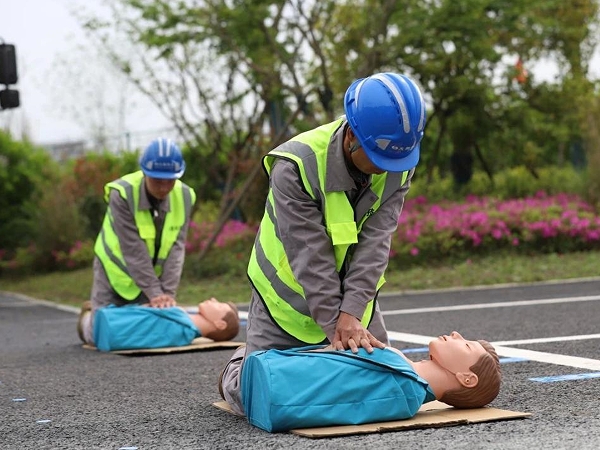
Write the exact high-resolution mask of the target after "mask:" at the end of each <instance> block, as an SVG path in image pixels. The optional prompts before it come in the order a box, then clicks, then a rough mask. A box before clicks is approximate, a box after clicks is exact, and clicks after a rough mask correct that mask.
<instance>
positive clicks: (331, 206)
mask: <svg viewBox="0 0 600 450" xmlns="http://www.w3.org/2000/svg"><path fill="white" fill-rule="evenodd" d="M342 123H343V120H337V121H335V122H332V123H330V124H327V125H323V126H321V127H319V128H316V129H314V130H311V131H308V132H306V133H302V134H300V135H298V136H297V137H295V138H293V139H291V140H290V141H288V142H287V143H285V144H283V145H282V146H280V147H278V148H277V149H275V150H272V151H271V152H269V154H267V155H266V156H265V157H264V158H263V164H264V167H265V170H266V171H267V173H268V174H270V172H271V169H272V167H273V164H274V162H275V160H276V158H283V159H286V160H288V161H291V162H293V163H294V164H295V165H296V166H297V167H298V170H299V172H300V178H301V180H302V183H303V185H304V189H305V190H306V192H307V193H308V194H309V195H310V197H311V198H312V199H314V200H315V201H317V202H320V203H321V204H322V211H323V215H324V220H325V225H326V230H327V234H328V235H329V237H330V238H331V241H332V244H333V247H334V252H335V261H336V270H337V271H338V273H339V272H340V271H341V270H342V268H343V266H344V264H345V263H346V262H347V261H348V260H349V259H350V258H351V255H349V250H350V249H351V246H352V245H353V244H356V243H357V242H358V234H359V233H360V231H361V229H362V226H363V224H364V223H365V221H366V220H367V219H368V218H369V217H370V216H371V215H372V214H373V213H374V212H375V211H376V210H377V209H378V208H379V206H380V205H381V204H382V203H383V202H385V201H386V200H387V199H388V198H389V197H390V196H391V195H392V194H393V193H394V192H395V191H396V190H397V189H398V188H399V187H400V186H401V185H402V184H404V183H405V182H406V179H407V176H408V172H403V173H389V174H387V173H384V174H381V175H373V176H372V177H371V179H372V183H371V186H370V189H369V190H368V191H367V192H365V194H363V195H362V196H361V198H360V200H359V202H358V204H357V205H355V206H354V207H353V206H352V205H351V204H350V201H349V200H348V197H347V195H346V193H345V192H343V191H342V192H339V191H338V192H326V190H325V179H326V167H327V152H328V147H329V142H330V140H331V137H332V136H333V134H334V133H335V132H336V130H337V129H338V128H339V127H340V125H341V124H342ZM357 218H358V224H357V223H356V219H357ZM276 223H277V217H276V214H275V211H274V202H273V193H272V191H269V194H268V196H267V204H266V208H265V215H264V216H263V219H262V221H261V224H260V228H259V232H258V233H259V234H258V237H257V239H256V242H255V245H254V248H253V250H252V254H251V255H250V262H249V265H248V276H249V277H250V280H251V281H252V284H253V285H254V287H255V289H256V290H257V291H258V293H259V294H260V296H261V297H262V299H263V301H264V302H265V306H266V307H267V309H268V310H269V313H270V314H271V317H272V318H273V319H274V320H275V322H276V323H277V324H278V325H279V326H280V327H281V328H282V329H283V330H284V331H285V332H287V333H288V334H290V335H292V336H294V337H295V338H297V339H299V340H300V341H303V342H306V343H309V344H316V343H319V342H322V341H323V340H324V339H325V337H326V336H325V333H324V332H323V330H322V329H321V327H320V326H319V325H318V324H317V323H316V322H315V321H314V320H313V319H312V317H311V316H310V311H309V309H308V304H307V302H306V298H305V294H304V289H303V288H302V286H301V285H300V284H299V283H298V281H297V280H296V278H295V276H294V274H293V272H292V269H291V267H290V264H289V261H288V259H287V256H286V254H285V250H284V248H283V244H282V243H281V239H280V236H279V235H278V227H277V226H276ZM384 282H385V279H384V277H383V276H382V277H381V279H380V280H379V282H378V283H377V290H379V289H380V288H381V286H382V285H383V283H384ZM373 311H374V301H373V300H371V301H369V302H368V303H367V306H366V308H365V312H364V314H363V317H362V320H361V322H362V324H363V326H365V327H367V326H368V325H369V323H370V321H371V319H372V316H373Z"/></svg>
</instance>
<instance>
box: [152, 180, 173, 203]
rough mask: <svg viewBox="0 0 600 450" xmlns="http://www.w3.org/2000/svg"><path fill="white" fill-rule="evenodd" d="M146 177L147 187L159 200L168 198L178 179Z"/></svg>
mask: <svg viewBox="0 0 600 450" xmlns="http://www.w3.org/2000/svg"><path fill="white" fill-rule="evenodd" d="M145 179H146V189H148V192H149V193H150V195H152V196H153V197H156V198H157V199H159V200H162V199H164V198H167V196H168V195H169V194H170V192H171V191H172V190H173V186H175V181H176V180H163V179H160V178H150V177H145Z"/></svg>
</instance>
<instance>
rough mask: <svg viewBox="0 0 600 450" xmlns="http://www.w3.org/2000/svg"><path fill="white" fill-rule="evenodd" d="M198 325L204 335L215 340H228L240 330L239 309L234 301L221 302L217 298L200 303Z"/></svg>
mask: <svg viewBox="0 0 600 450" xmlns="http://www.w3.org/2000/svg"><path fill="white" fill-rule="evenodd" d="M196 326H197V327H198V328H199V329H200V332H201V333H202V336H204V337H207V338H209V339H212V340H213V341H227V340H229V339H233V338H234V337H235V336H237V334H238V332H239V330H240V320H239V316H238V309H237V307H236V306H235V304H234V303H232V302H226V303H225V302H220V301H218V300H217V299H215V298H210V299H208V300H204V301H203V302H200V303H199V304H198V317H197V323H196Z"/></svg>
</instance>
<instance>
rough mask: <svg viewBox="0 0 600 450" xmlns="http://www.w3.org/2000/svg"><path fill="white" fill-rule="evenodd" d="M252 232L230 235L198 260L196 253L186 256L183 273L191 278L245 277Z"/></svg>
mask: <svg viewBox="0 0 600 450" xmlns="http://www.w3.org/2000/svg"><path fill="white" fill-rule="evenodd" d="M253 244H254V233H243V234H241V235H239V236H232V237H231V238H230V239H228V241H227V243H226V244H225V245H223V246H218V247H212V248H211V249H210V250H209V252H208V253H207V254H206V256H205V257H204V258H203V259H202V260H200V259H198V253H197V252H196V253H188V255H187V256H186V261H185V267H184V275H185V276H186V277H187V278H188V279H191V280H200V279H204V278H214V277H219V276H224V275H226V276H233V277H245V274H246V268H247V267H248V259H249V258H250V250H251V249H252V245H253Z"/></svg>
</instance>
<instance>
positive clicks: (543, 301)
mask: <svg viewBox="0 0 600 450" xmlns="http://www.w3.org/2000/svg"><path fill="white" fill-rule="evenodd" d="M598 300H600V295H590V296H585V297H565V298H543V299H538V300H517V301H513V302H494V303H475V304H470V305H469V304H467V305H447V306H432V307H429V308H411V309H392V310H389V311H382V312H381V314H383V315H384V316H397V315H403V314H422V313H429V312H443V311H464V310H468V309H488V308H511V307H513V306H534V305H551V304H557V303H574V302H594V301H598Z"/></svg>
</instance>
